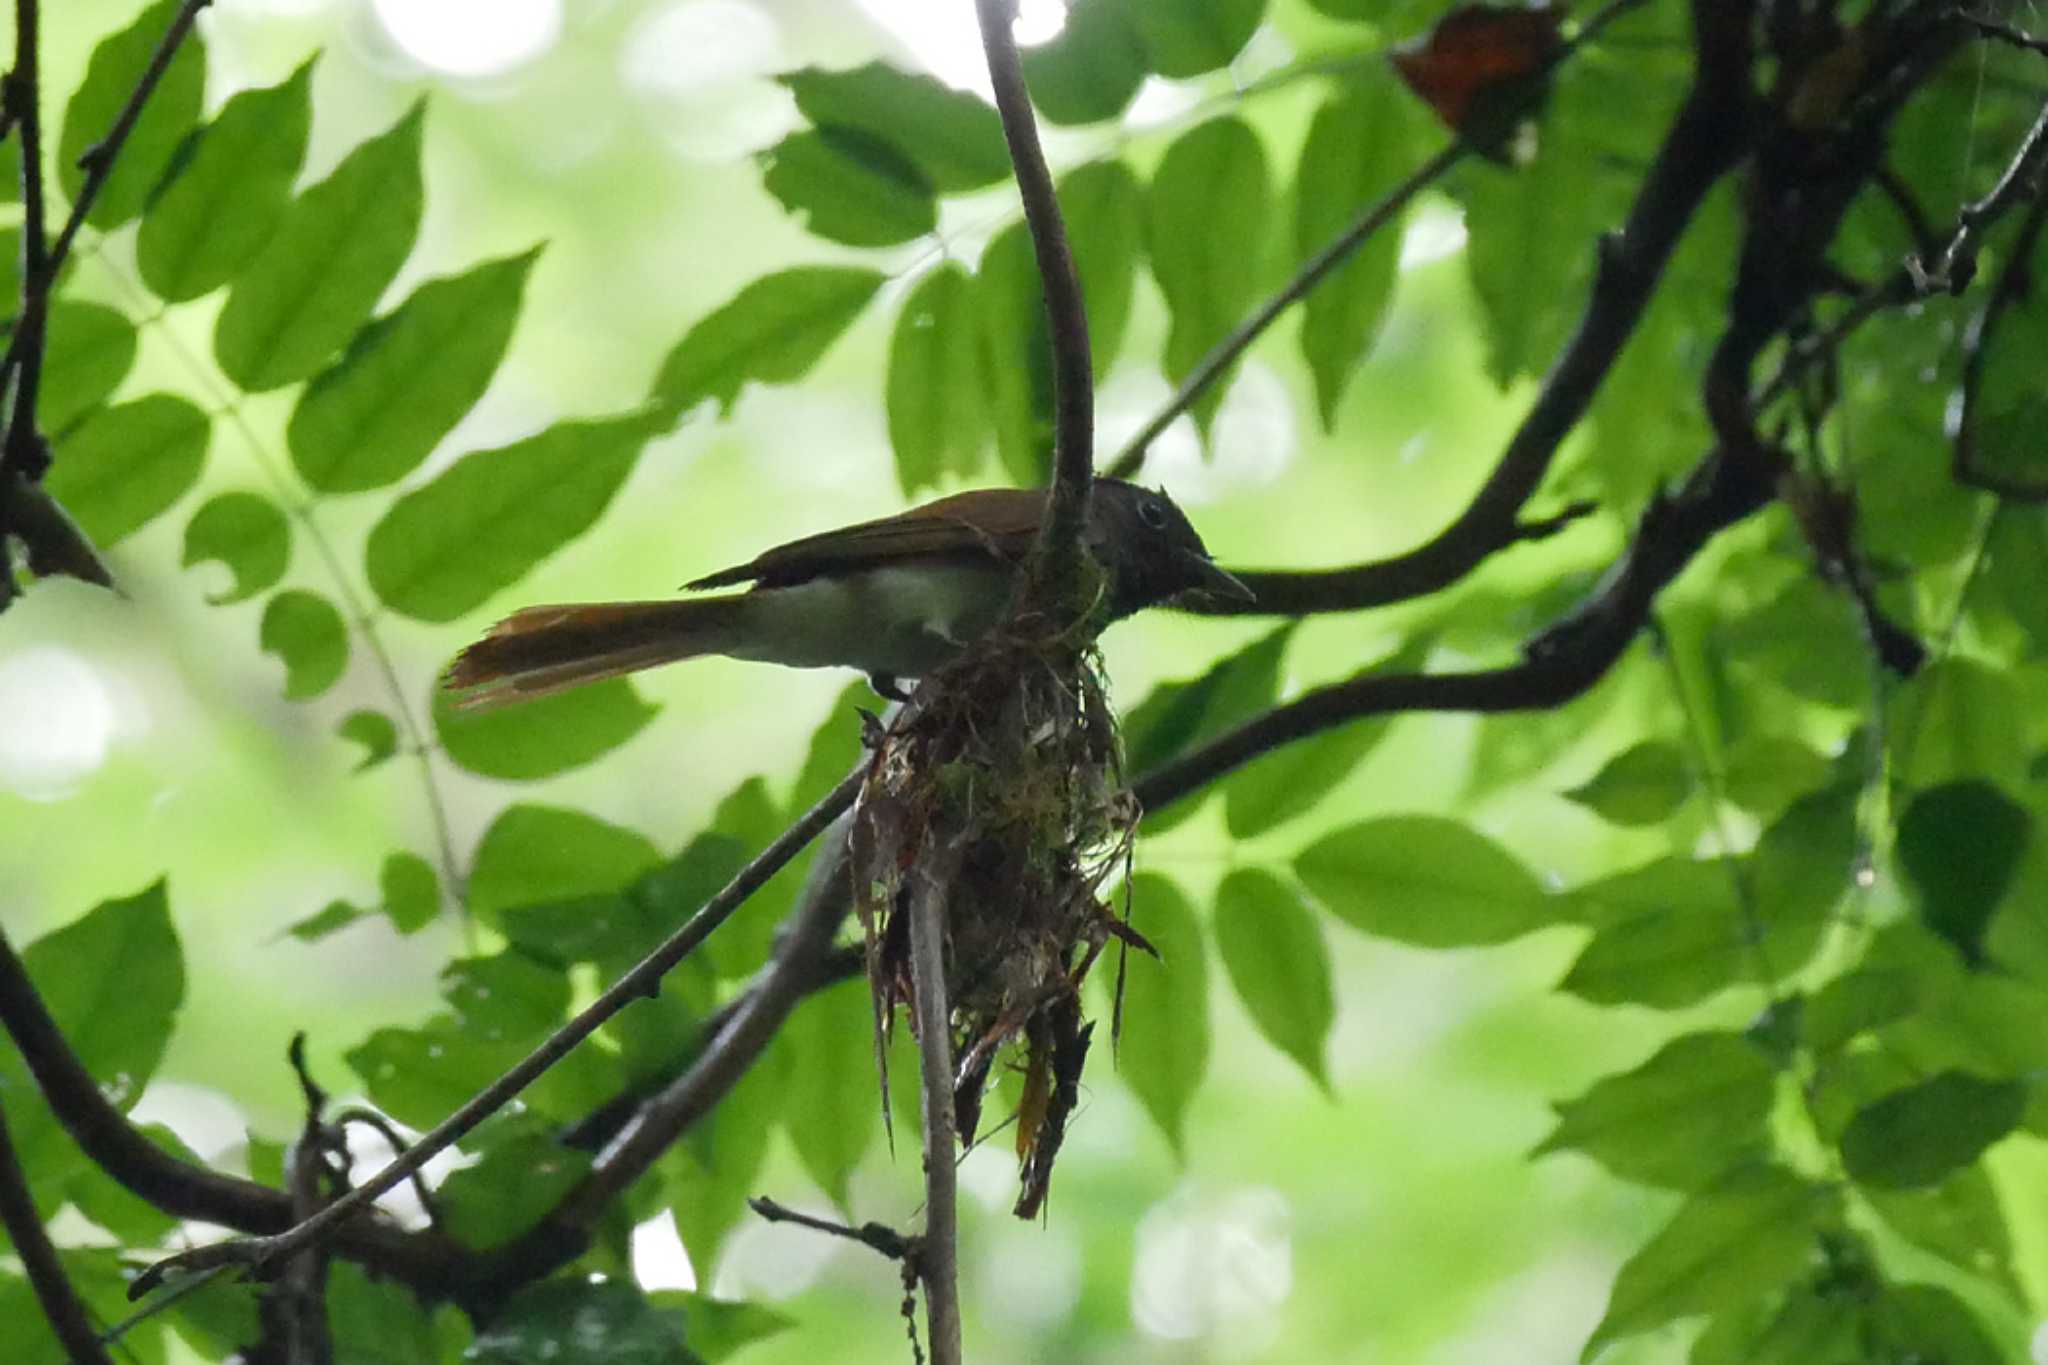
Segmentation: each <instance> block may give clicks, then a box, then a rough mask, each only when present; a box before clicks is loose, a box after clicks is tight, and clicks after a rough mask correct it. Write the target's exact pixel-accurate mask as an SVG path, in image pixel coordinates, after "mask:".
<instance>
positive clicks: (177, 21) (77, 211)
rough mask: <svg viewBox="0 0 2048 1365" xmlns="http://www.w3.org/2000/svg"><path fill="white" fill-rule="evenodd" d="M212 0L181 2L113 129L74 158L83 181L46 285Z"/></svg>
mask: <svg viewBox="0 0 2048 1365" xmlns="http://www.w3.org/2000/svg"><path fill="white" fill-rule="evenodd" d="M212 3H213V0H185V3H184V4H182V5H180V6H178V12H177V13H176V14H174V15H172V16H171V22H170V26H169V27H168V28H166V29H165V30H164V36H163V38H162V39H161V40H160V41H159V42H158V43H157V45H156V51H155V52H153V53H151V54H150V58H149V65H148V66H147V67H145V68H144V69H143V72H142V79H140V80H138V81H137V82H136V83H135V89H134V90H133V91H132V92H130V94H129V96H128V102H127V103H126V104H124V105H122V106H121V112H120V113H119V114H117V115H115V116H114V126H113V127H111V128H109V129H108V130H107V134H106V136H105V137H103V138H101V139H100V140H99V141H98V142H95V143H93V144H92V146H90V147H88V148H86V149H85V151H84V152H83V153H82V154H81V155H80V156H79V158H78V167H79V169H80V170H82V171H84V172H85V179H84V180H83V181H82V182H81V183H80V184H79V187H78V199H77V200H76V202H74V203H73V204H72V205H71V216H70V217H68V218H66V219H65V220H64V230H63V231H62V232H59V233H58V234H57V244H56V245H55V246H54V247H52V248H50V260H49V265H48V267H47V269H46V270H45V284H46V286H53V285H54V284H55V283H56V279H57V272H58V271H59V270H62V269H63V268H64V258H65V257H66V256H68V255H69V254H70V253H71V242H72V239H73V238H75V237H77V236H78V230H79V229H80V228H81V227H84V226H85V216H86V214H88V213H90V212H91V211H92V206H93V203H94V201H96V200H97V199H98V198H99V197H100V191H101V190H102V189H104V188H106V184H107V177H109V176H110V175H112V174H113V173H114V159H115V158H116V157H118V156H120V154H121V148H122V146H123V145H124V144H125V143H126V142H127V141H128V134H130V133H132V132H134V131H135V123H136V120H138V119H140V118H141V117H142V109H143V106H144V105H146V104H148V103H149V97H150V96H151V95H152V94H154V93H156V88H157V85H158V84H159V83H160V82H161V81H162V80H163V78H164V72H165V71H167V70H169V69H170V65H171V59H172V58H173V57H175V56H177V55H178V49H179V48H180V47H181V46H183V45H184V42H185V36H186V35H187V34H189V33H190V32H191V31H192V25H193V23H194V22H195V21H196V20H197V19H198V18H199V11H201V10H203V9H205V8H206V7H207V6H208V5H210V4H212Z"/></svg>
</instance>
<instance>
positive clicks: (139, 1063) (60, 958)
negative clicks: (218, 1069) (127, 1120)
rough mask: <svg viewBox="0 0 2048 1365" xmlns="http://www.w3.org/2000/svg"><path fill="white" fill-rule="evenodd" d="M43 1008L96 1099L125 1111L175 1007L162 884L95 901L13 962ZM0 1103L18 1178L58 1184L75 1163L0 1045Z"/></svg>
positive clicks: (179, 996)
mask: <svg viewBox="0 0 2048 1365" xmlns="http://www.w3.org/2000/svg"><path fill="white" fill-rule="evenodd" d="M21 957H22V966H23V967H24V969H25V970H26V971H27V972H28V976H29V980H30V981H32V982H34V983H35V987H36V991H37V993H38V994H39V995H40V996H41V997H42V1000H43V1005H44V1007H45V1008H46V1009H48V1010H49V1012H50V1017H51V1018H52V1019H54V1020H55V1021H56V1024H57V1027H58V1029H59V1030H61V1031H62V1032H63V1034H64V1037H65V1040H66V1041H67V1042H68V1043H69V1044H70V1045H71V1051H72V1052H73V1054H75V1055H76V1056H77V1058H78V1061H79V1064H80V1065H81V1066H83V1067H84V1068H85V1069H86V1070H87V1071H88V1072H90V1073H91V1074H92V1077H93V1079H94V1080H95V1081H97V1082H98V1083H99V1087H100V1093H101V1094H102V1095H104V1096H105V1097H106V1098H107V1099H108V1100H109V1101H110V1102H111V1103H112V1104H114V1106H115V1107H116V1108H118V1109H120V1110H121V1111H122V1112H124V1113H125V1112H126V1111H127V1110H129V1109H131V1108H133V1107H134V1105H135V1102H136V1101H137V1100H139V1099H141V1098H142V1091H143V1088H144V1087H145V1086H147V1085H148V1084H149V1081H150V1078H151V1077H152V1076H153V1075H155V1074H156V1068H157V1064H158V1063H159V1062H161V1061H162V1060H163V1055H164V1049H165V1047H166V1045H167V1044H168V1043H169V1042H170V1038H171V1032H172V1029H173V1027H174V1026H175V1024H176V1021H177V1015H178V1009H179V1007H180V1006H181V1005H182V1004H183V1003H184V999H185V956H184V949H183V947H182V946H181V945H180V944H179V942H178V936H177V931H176V930H175V928H173V926H172V924H171V912H170V903H169V901H168V899H167V897H166V895H165V888H164V883H163V882H162V881H157V882H156V883H154V884H152V885H151V886H149V887H148V888H146V889H145V890H143V891H141V892H139V893H138V894H136V895H134V896H130V897H127V898H126V899H122V900H110V901H103V902H101V903H100V904H99V905H97V906H95V907H94V908H93V909H92V910H91V911H90V912H88V913H87V914H86V915H85V916H84V917H82V918H80V919H78V920H75V921H73V922H72V923H70V924H67V925H65V926H64V927H63V928H61V929H57V930H54V931H52V932H51V933H48V934H45V935H44V936H43V937H41V938H39V939H37V940H36V941H35V942H34V943H32V944H30V945H29V946H28V948H27V949H26V950H24V951H23V953H22V955H21ZM0 1093H5V1094H6V1095H7V1096H8V1097H9V1099H8V1102H7V1125H8V1129H9V1132H10V1135H11V1136H12V1137H13V1139H14V1145H15V1147H16V1149H17V1152H18V1155H19V1156H20V1159H21V1163H22V1166H23V1169H25V1170H27V1171H28V1172H30V1173H31V1174H32V1175H33V1176H34V1177H35V1178H36V1179H37V1180H38V1181H41V1180H55V1179H61V1178H62V1177H63V1176H64V1175H66V1174H67V1173H68V1172H69V1171H70V1170H71V1169H74V1168H75V1163H76V1162H77V1161H78V1160H79V1159H80V1158H79V1157H78V1156H77V1155H76V1154H75V1149H72V1148H71V1147H70V1146H69V1144H68V1143H66V1142H64V1140H63V1139H62V1137H61V1135H60V1133H59V1131H58V1128H57V1124H56V1120H55V1119H54V1118H53V1117H52V1116H51V1114H50V1111H49V1109H48V1108H47V1107H46V1106H45V1105H44V1104H43V1102H42V1100H41V1098H40V1092H39V1091H38V1090H37V1088H36V1085H35V1083H34V1082H33V1081H32V1080H30V1079H29V1076H28V1072H27V1068H26V1067H25V1065H24V1064H23V1062H22V1060H21V1054H20V1053H19V1052H17V1051H16V1050H15V1048H14V1046H13V1045H12V1043H11V1042H10V1043H5V1044H0Z"/></svg>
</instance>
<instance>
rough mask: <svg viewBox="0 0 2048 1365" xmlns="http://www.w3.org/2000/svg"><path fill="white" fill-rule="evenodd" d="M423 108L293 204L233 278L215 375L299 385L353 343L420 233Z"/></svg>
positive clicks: (220, 325)
mask: <svg viewBox="0 0 2048 1365" xmlns="http://www.w3.org/2000/svg"><path fill="white" fill-rule="evenodd" d="M425 108H426V106H425V105H424V104H416V105H414V106H413V109H412V112H410V113H408V114H407V115H406V116H405V117H404V118H402V119H400V120H399V121H398V122H397V123H396V124H395V125H393V126H392V128H391V129H390V130H389V131H387V132H385V133H382V134H380V135H379V136H377V137H374V138H371V139H370V140H369V141H368V142H365V143H363V144H362V145H361V146H359V147H357V148H356V149H355V150H354V151H352V152H350V153H349V154H348V156H347V157H345V158H344V159H343V160H342V162H341V164H340V165H339V166H336V167H335V168H334V171H333V173H332V174H330V175H329V176H328V177H327V178H326V179H325V180H322V181H321V182H320V183H319V184H317V185H314V186H312V187H311V188H310V189H308V190H306V191H305V193H303V194H301V195H300V196H299V197H298V198H297V199H295V200H293V201H292V203H291V204H290V206H289V207H287V208H286V209H285V211H284V216H283V217H282V218H281V219H280V220H279V222H278V224H277V227H276V230H275V231H273V232H272V233H271V234H270V236H269V237H268V239H267V240H266V241H265V242H264V245H263V249H262V250H261V251H260V252H258V253H257V255H256V257H255V259H254V260H252V261H250V262H249V264H248V265H247V266H246V267H244V268H243V270H242V271H241V273H240V274H239V275H238V276H236V278H235V282H234V287H233V288H231V289H230V290H229V291H228V300H227V304H226V305H225V306H224V307H223V308H222V309H221V312H220V319H219V321H218V322H217V323H216V324H215V326H214V331H213V350H214V355H215V356H216V357H217V358H218V359H219V361H220V366H221V370H222V372H223V373H225V374H226V375H227V376H228V378H230V379H232V380H233V381H234V382H235V383H236V384H238V385H240V386H241V387H242V388H243V389H244V390H246V391H247V392H249V393H261V392H264V391H265V390H268V389H275V388H279V387H281V386H283V385H285V384H290V383H292V382H294V381H295V380H300V379H305V378H307V377H308V376H310V375H312V374H313V373H314V372H315V371H316V370H318V369H319V368H320V367H321V366H322V365H324V364H326V363H327V360H328V358H329V357H331V356H332V355H333V354H334V353H335V352H336V351H338V350H340V349H341V347H342V345H343V344H344V343H345V342H347V340H348V339H349V338H350V337H352V336H354V335H355V333H356V330H357V329H358V328H359V327H361V326H362V325H363V323H364V321H365V320H367V319H368V318H369V316H370V310H371V309H373V308H375V307H376V306H377V299H378V298H379V296H381V295H382V294H383V292H384V290H385V287H386V286H388V285H389V284H390V283H391V281H392V278H393V277H394V276H396V275H397V274H398V268H399V267H400V266H402V265H403V264H405V258H406V257H407V256H408V255H410V254H411V253H412V245H413V239H414V238H415V237H416V236H417V235H418V233H419V226H420V211H421V207H422V204H423V194H422V190H421V185H420V126H421V122H422V118H423V115H424V112H425Z"/></svg>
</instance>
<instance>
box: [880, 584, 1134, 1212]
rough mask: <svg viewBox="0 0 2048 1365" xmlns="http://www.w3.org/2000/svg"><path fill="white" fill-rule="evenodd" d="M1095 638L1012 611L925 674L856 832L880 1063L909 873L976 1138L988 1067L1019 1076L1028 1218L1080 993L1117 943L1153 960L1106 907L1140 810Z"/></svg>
mask: <svg viewBox="0 0 2048 1365" xmlns="http://www.w3.org/2000/svg"><path fill="white" fill-rule="evenodd" d="M1091 640H1092V633H1085V634H1084V633H1083V632H1080V631H1070V632H1067V634H1066V635H1065V636H1062V635H1060V634H1057V633H1054V632H1052V631H1051V630H1049V629H1048V628H1046V627H1045V626H1044V621H1043V618H1039V617H1031V616H1026V617H1021V618H1018V619H1016V620H1013V621H1012V622H1011V623H1010V624H1009V625H1008V626H1007V627H1004V628H1001V629H1000V630H999V631H998V632H996V633H994V634H992V635H991V636H988V637H984V638H983V639H982V640H980V641H979V642H977V644H976V645H975V647H974V648H972V649H970V650H968V651H967V652H966V653H965V654H963V655H962V656H961V657H960V658H959V659H957V660H955V661H954V662H952V663H951V664H949V665H947V666H946V667H945V668H944V669H941V670H939V671H938V672H936V673H934V674H933V675H932V676H931V677H930V678H928V679H926V680H925V683H924V685H923V686H922V687H921V688H920V689H919V692H918V696H917V699H916V700H915V701H914V702H913V703H912V704H911V705H910V706H909V707H907V708H906V709H905V711H904V712H903V714H902V715H901V716H900V717H899V718H898V721H897V723H896V724H895V725H893V726H891V727H889V728H888V729H887V731H886V732H884V733H882V734H880V735H879V736H877V737H876V738H875V739H874V749H875V752H874V755H873V760H872V763H871V766H870V768H869V770H868V777H867V782H866V785H865V786H864V787H863V789H862V792H861V797H860V804H859V806H858V808H857V813H856V815H855V820H854V828H853V871H854V886H855V888H856V896H855V905H856V909H857V911H858V913H859V916H860V920H861V924H862V927H863V929H864V930H865V932H866V935H867V950H868V952H867V960H868V976H869V982H870V985H871V986H872V987H873V991H874V1000H875V1010H876V1043H877V1055H878V1059H879V1058H880V1057H884V1056H886V1036H887V1031H888V1029H889V1026H890V1021H891V1020H892V1019H893V1017H894V1013H895V1006H896V1005H897V1004H899V1003H901V1004H904V1005H906V1006H907V1005H908V1004H909V1003H910V1000H911V960H910V951H909V915H908V913H907V911H906V906H907V904H908V899H907V897H908V892H909V890H910V886H909V882H910V879H911V878H912V877H913V876H924V877H941V878H943V879H944V880H945V882H946V884H945V885H944V886H943V887H942V888H941V890H942V892H943V903H944V905H945V918H946V932H945V963H946V986H947V999H948V1000H949V1001H950V1002H951V1006H952V1027H953V1040H952V1041H953V1056H954V1059H955V1063H954V1089H953V1107H954V1116H955V1120H956V1123H957V1126H958V1128H959V1131H960V1135H961V1140H962V1141H963V1142H967V1143H972V1142H973V1140H974V1134H975V1131H976V1129H977V1128H978V1127H979V1124H980V1117H981V1105H982V1096H983V1094H984V1093H985V1091H986V1090H987V1088H988V1085H989V1081H990V1076H991V1074H992V1072H993V1071H994V1069H995V1068H996V1067H997V1066H1008V1067H1012V1068H1016V1069H1020V1070H1021V1071H1022V1072H1023V1075H1024V1089H1023V1100H1022V1103H1021V1104H1020V1106H1019V1109H1018V1113H1017V1116H1016V1117H1017V1152H1018V1156H1019V1158H1020V1159H1021V1160H1022V1162H1023V1178H1022V1191H1021V1193H1020V1194H1019V1197H1018V1200H1017V1206H1016V1212H1017V1215H1018V1216H1019V1217H1022V1218H1030V1217H1034V1216H1035V1215H1036V1214H1037V1213H1038V1211H1039V1209H1040V1207H1041V1206H1042V1204H1043V1202H1044V1199H1045V1193H1046V1187H1047V1183H1048V1181H1049V1180H1050V1178H1051V1173H1052V1163H1053V1159H1054V1157H1055V1156H1056V1155H1057V1154H1058V1151H1059V1145H1060V1141H1061V1138H1062V1137H1063V1135H1064V1133H1065V1130H1066V1123H1067V1119H1068V1117H1069V1115H1070V1114H1071V1113H1072V1112H1073V1109H1074V1105H1075V1103H1076V1100H1077V1098H1078V1094H1079V1090H1078V1085H1079V1079H1080V1074H1081V1066H1082V1063H1083V1061H1084V1060H1085V1058H1086V1056H1087V1053H1088V1044H1089V1038H1090V1035H1091V1034H1092V1032H1093V1029H1094V1025H1092V1024H1085V1023H1083V1022H1082V1019H1081V1007H1080V987H1081V982H1082V980H1083V979H1084V978H1085V977H1086V975H1087V973H1088V969H1089V968H1090V967H1091V966H1093V965H1094V962H1095V960H1096V958H1097V957H1098V956H1099V955H1100V953H1101V951H1102V947H1103V945H1104V944H1105V943H1106V942H1107V941H1108V940H1109V939H1111V938H1119V939H1122V940H1124V941H1125V942H1128V943H1131V944H1134V945H1135V946H1138V947H1140V948H1144V949H1145V950H1146V951H1150V945H1149V944H1146V943H1145V942H1144V940H1143V939H1142V938H1140V937H1138V935H1137V934H1136V933H1135V932H1134V931H1132V930H1131V929H1130V928H1129V927H1128V926H1127V925H1126V924H1124V923H1123V922H1122V921H1121V920H1119V919H1118V918H1117V916H1116V915H1115V914H1114V913H1112V911H1111V910H1110V909H1109V908H1108V907H1107V906H1105V905H1104V904H1103V901H1102V896H1101V888H1102V884H1103V882H1104V881H1105V880H1106V879H1108V878H1109V877H1110V875H1111V874H1112V873H1113V872H1114V871H1115V870H1116V869H1117V868H1118V867H1119V866H1120V865H1121V864H1122V863H1123V862H1125V861H1126V860H1127V858H1128V856H1129V852H1130V847H1131V840H1132V836H1133V832H1134V831H1135V829H1136V826H1137V819H1138V808H1137V804H1136V802H1135V801H1134V800H1133V799H1132V798H1131V796H1130V794H1129V793H1128V792H1127V791H1126V790H1125V789H1124V784H1123V775H1122V770H1121V765H1120V761H1119V753H1118V743H1117V733H1116V723H1115V721H1114V719H1113V717H1112V716H1111V714H1110V710H1109V704H1108V700H1107V696H1106V692H1105V688H1104V685H1103V681H1102V678H1101V673H1100V660H1099V658H1098V656H1097V655H1096V653H1095V651H1094V648H1093V646H1092V644H1091V643H1090V641H1091ZM884 1080H885V1083H886V1077H885V1078H884Z"/></svg>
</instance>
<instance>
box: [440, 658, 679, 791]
mask: <svg viewBox="0 0 2048 1365" xmlns="http://www.w3.org/2000/svg"><path fill="white" fill-rule="evenodd" d="M660 709H661V708H660V707H658V706H656V705H654V704H653V703H651V702H647V701H643V700H641V698H640V694H639V693H637V692H635V691H634V690H633V685H632V683H630V682H628V681H627V680H626V679H624V678H611V679H608V680H607V681H604V682H599V683H592V684H590V685H589V686H588V687H579V688H576V689H574V690H573V691H569V692H561V693H557V694H556V695H554V696H552V697H539V698H536V699H534V700H532V701H524V702H521V703H519V704H518V705H517V706H507V707H500V708H496V709H492V710H485V711H477V710H469V711H461V710H457V709H455V707H454V706H453V705H452V704H451V703H450V702H449V700H448V696H447V694H446V693H444V692H440V691H436V692H435V693H434V699H433V718H434V734H435V736H436V738H438V739H439V740H440V742H441V747H442V748H443V749H445V750H446V751H447V753H448V758H449V760H450V761H451V762H453V763H454V764H455V765H456V766H457V767H459V768H462V769H464V770H465V771H468V772H472V773H475V774H477V775H478V776H479V777H495V778H497V779H498V780H499V781H502V782H534V781H538V780H540V779H541V778H544V777H553V776H554V775H555V774H557V773H565V772H568V771H569V770H570V769H572V768H580V767H582V766H583V765H584V764H586V763H594V762H596V761H597V760H598V759H600V758H602V757H603V756H604V755H606V754H608V753H610V752H611V751H612V750H613V749H616V748H618V747H619V746H620V745H621V744H624V743H625V742H626V741H627V740H629V739H631V738H632V737H633V736H635V735H637V734H639V733H640V731H641V730H642V729H644V728H646V725H647V722H649V721H651V720H653V719H654V716H655V713H656V712H657V711H659V710H660Z"/></svg>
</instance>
